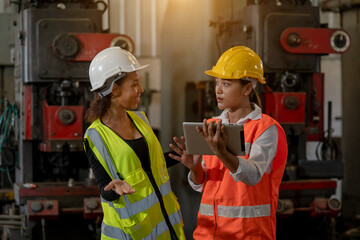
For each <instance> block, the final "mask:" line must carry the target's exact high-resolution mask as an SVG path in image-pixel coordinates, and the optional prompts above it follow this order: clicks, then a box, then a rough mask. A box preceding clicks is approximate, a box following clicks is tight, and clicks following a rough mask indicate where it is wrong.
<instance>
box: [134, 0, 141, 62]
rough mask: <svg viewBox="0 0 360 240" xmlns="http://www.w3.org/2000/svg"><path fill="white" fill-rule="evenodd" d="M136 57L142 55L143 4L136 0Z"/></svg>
mask: <svg viewBox="0 0 360 240" xmlns="http://www.w3.org/2000/svg"><path fill="white" fill-rule="evenodd" d="M135 31H136V33H135V56H137V57H139V56H140V55H141V4H140V0H135Z"/></svg>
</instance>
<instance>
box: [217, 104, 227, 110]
mask: <svg viewBox="0 0 360 240" xmlns="http://www.w3.org/2000/svg"><path fill="white" fill-rule="evenodd" d="M217 106H218V108H219V109H220V110H223V109H225V108H226V107H225V106H224V105H222V104H218V105H217Z"/></svg>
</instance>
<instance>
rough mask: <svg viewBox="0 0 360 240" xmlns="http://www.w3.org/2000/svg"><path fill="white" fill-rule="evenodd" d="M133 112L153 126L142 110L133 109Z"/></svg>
mask: <svg viewBox="0 0 360 240" xmlns="http://www.w3.org/2000/svg"><path fill="white" fill-rule="evenodd" d="M131 112H133V113H135V115H136V116H138V117H139V118H141V119H142V120H143V121H144V122H146V123H147V125H149V126H150V127H151V125H150V123H149V120H148V119H147V118H146V117H145V115H144V114H143V113H142V112H140V111H131Z"/></svg>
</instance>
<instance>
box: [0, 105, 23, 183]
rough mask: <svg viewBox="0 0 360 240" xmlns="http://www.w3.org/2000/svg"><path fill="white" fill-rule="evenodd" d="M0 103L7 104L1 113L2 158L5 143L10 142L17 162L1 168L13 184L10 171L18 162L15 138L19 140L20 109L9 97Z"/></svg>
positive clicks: (0, 149)
mask: <svg viewBox="0 0 360 240" xmlns="http://www.w3.org/2000/svg"><path fill="white" fill-rule="evenodd" d="M0 105H6V108H5V110H4V111H3V113H2V114H1V115H0V158H1V156H2V151H3V147H4V143H5V142H8V143H10V144H9V145H10V149H11V150H12V151H13V152H14V155H15V163H14V166H13V167H12V168H8V167H6V168H1V167H0V171H2V172H7V174H8V177H9V181H10V183H11V184H12V181H11V179H10V175H9V172H10V171H14V170H15V168H16V166H17V164H18V161H19V159H18V153H17V149H16V147H14V142H13V139H15V140H17V139H18V136H19V111H18V109H17V107H16V105H15V104H11V103H10V102H9V101H8V100H7V99H2V100H0Z"/></svg>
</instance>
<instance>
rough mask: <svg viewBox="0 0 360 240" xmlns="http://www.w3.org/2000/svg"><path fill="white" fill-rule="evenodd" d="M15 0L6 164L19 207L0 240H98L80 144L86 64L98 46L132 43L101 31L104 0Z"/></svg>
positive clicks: (96, 206) (96, 208)
mask: <svg viewBox="0 0 360 240" xmlns="http://www.w3.org/2000/svg"><path fill="white" fill-rule="evenodd" d="M16 4H18V7H19V15H18V16H19V17H18V18H17V19H16V20H14V25H15V26H16V28H15V35H16V39H15V51H14V58H15V63H14V69H15V70H14V72H15V102H16V106H17V109H18V111H19V114H18V116H19V125H18V126H17V127H18V129H17V130H18V132H19V134H18V135H17V134H15V135H16V137H15V140H16V142H15V143H14V144H13V145H14V146H15V147H17V149H18V151H16V153H17V156H16V157H13V158H11V159H14V161H13V162H12V164H10V165H13V166H15V167H16V173H15V183H14V186H13V189H14V198H15V203H16V204H13V205H12V206H11V207H10V208H11V209H10V210H11V211H8V212H9V215H8V216H7V215H1V216H0V218H1V219H2V225H3V226H4V227H3V231H2V239H43V240H44V239H46V238H48V239H64V238H69V239H96V238H97V237H98V236H99V232H100V229H99V224H98V223H99V222H101V221H100V220H101V216H102V210H101V205H100V199H99V191H98V188H97V186H96V185H95V182H94V179H93V177H92V176H91V171H89V164H88V161H87V159H86V156H85V154H84V152H83V145H82V137H83V133H84V130H85V129H86V127H87V126H86V124H85V123H84V113H85V112H86V109H87V107H88V106H89V104H90V101H91V99H92V97H93V96H92V95H91V94H90V91H89V89H90V84H89V80H88V69H89V65H90V61H91V60H92V58H93V57H94V56H95V55H96V54H97V53H98V52H99V51H101V50H102V49H104V48H106V47H110V46H120V47H121V48H124V49H126V50H128V51H130V52H133V51H134V45H133V42H132V40H131V39H130V38H129V37H128V36H126V35H121V34H111V33H107V32H106V31H104V30H103V27H102V26H103V23H102V18H103V13H104V11H105V10H106V8H107V5H106V3H105V2H104V1H94V0H66V1H63V0H62V1H54V0H30V1H19V2H16ZM13 121H14V120H13ZM7 159H10V158H7ZM15 159H16V160H15ZM3 164H4V163H2V166H3ZM53 220H56V221H53ZM64 230H66V231H64Z"/></svg>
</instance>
